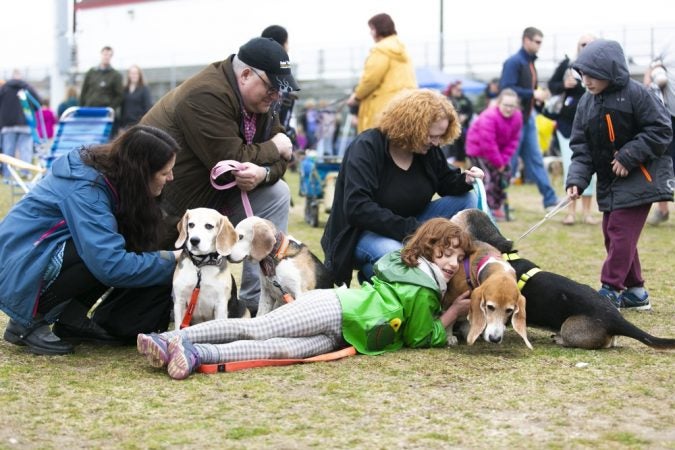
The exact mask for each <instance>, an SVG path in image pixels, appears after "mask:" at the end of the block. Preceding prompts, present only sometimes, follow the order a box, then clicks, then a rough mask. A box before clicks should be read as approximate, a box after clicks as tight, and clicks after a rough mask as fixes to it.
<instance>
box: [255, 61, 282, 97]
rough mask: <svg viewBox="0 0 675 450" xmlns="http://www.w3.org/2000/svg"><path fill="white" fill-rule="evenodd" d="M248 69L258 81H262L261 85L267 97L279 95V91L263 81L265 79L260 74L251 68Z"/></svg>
mask: <svg viewBox="0 0 675 450" xmlns="http://www.w3.org/2000/svg"><path fill="white" fill-rule="evenodd" d="M250 69H251V71H252V72H253V73H254V74H256V75H258V78H260V81H262V82H263V84H264V85H265V87H266V88H267V95H274V94H278V93H279V89H277V88H275V87H274V86H272V85H271V84H270V83H268V82H267V81H265V79H264V78H263V77H261V76H260V74H259V73H258V72H257V71H256V70H255V69H254V68H253V67H250Z"/></svg>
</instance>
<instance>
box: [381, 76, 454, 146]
mask: <svg viewBox="0 0 675 450" xmlns="http://www.w3.org/2000/svg"><path fill="white" fill-rule="evenodd" d="M442 119H447V120H448V128H447V129H446V130H445V133H443V135H442V136H441V143H442V144H447V143H448V142H452V141H453V140H455V139H457V137H458V136H459V134H460V133H461V131H462V127H461V125H460V124H459V118H458V117H457V112H456V111H455V108H454V107H453V106H452V103H450V100H448V99H447V98H446V97H445V96H444V95H443V94H441V93H440V92H436V91H432V90H431V89H410V90H406V91H404V92H402V93H401V94H399V95H397V96H396V97H395V98H394V99H393V100H392V101H391V102H390V103H389V104H388V105H387V107H386V108H385V110H384V111H383V112H382V115H381V116H380V120H379V124H378V128H379V129H380V131H382V132H383V133H384V134H385V135H386V136H387V138H389V141H390V142H391V143H392V144H393V145H395V146H397V147H401V148H406V149H411V150H412V149H416V148H421V147H424V146H425V145H426V144H427V142H428V140H429V127H430V126H431V124H432V123H434V122H437V121H439V120H442Z"/></svg>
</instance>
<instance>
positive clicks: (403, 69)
mask: <svg viewBox="0 0 675 450" xmlns="http://www.w3.org/2000/svg"><path fill="white" fill-rule="evenodd" d="M368 26H369V27H370V34H371V36H372V37H373V40H374V41H375V47H373V48H372V50H371V51H370V55H368V58H367V59H366V63H365V67H364V69H363V74H362V75H361V80H360V81H359V84H358V85H357V86H356V89H354V93H353V94H352V95H351V97H349V100H347V104H348V105H349V106H356V105H359V114H358V124H357V131H358V132H359V133H360V132H362V131H364V130H367V129H368V128H372V127H373V126H375V120H376V118H377V115H378V114H379V113H380V112H381V111H382V110H383V109H384V107H385V106H387V103H389V101H390V100H391V99H392V98H393V97H394V96H395V95H396V94H398V93H399V92H401V91H402V90H404V89H415V88H416V87H417V80H416V78H415V69H414V67H413V64H412V61H411V60H410V57H409V56H408V52H407V51H406V49H405V45H403V43H402V42H401V41H400V40H399V38H398V35H397V34H396V26H395V25H394V21H393V20H392V18H391V17H390V16H389V15H388V14H384V13H382V14H377V15H375V16H373V17H371V18H370V20H369V21H368Z"/></svg>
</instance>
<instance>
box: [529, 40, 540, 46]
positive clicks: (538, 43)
mask: <svg viewBox="0 0 675 450" xmlns="http://www.w3.org/2000/svg"><path fill="white" fill-rule="evenodd" d="M531 41H532V42H534V43H535V44H537V45H541V43H542V40H541V39H531Z"/></svg>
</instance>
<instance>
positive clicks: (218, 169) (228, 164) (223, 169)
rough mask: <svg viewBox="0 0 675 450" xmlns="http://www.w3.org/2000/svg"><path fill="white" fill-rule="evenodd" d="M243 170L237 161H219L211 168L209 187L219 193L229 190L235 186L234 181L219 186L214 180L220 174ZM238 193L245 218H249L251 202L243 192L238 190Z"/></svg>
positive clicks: (251, 213) (251, 212) (251, 210)
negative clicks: (239, 193)
mask: <svg viewBox="0 0 675 450" xmlns="http://www.w3.org/2000/svg"><path fill="white" fill-rule="evenodd" d="M243 169H244V165H243V164H242V163H240V162H239V161H234V160H232V159H228V160H225V161H220V162H219V163H217V164H216V165H215V166H213V169H211V186H213V187H214V188H216V189H218V190H220V191H223V190H225V189H230V188H231V187H234V186H236V185H237V182H236V181H232V182H230V183H227V184H224V185H221V184H218V183H216V179H217V178H218V177H219V176H221V175H222V174H224V173H227V172H230V171H232V170H243ZM240 191H241V203H242V204H243V205H244V211H246V217H251V216H252V215H253V209H251V202H250V201H249V199H248V194H247V193H246V191H244V190H241V189H240Z"/></svg>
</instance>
